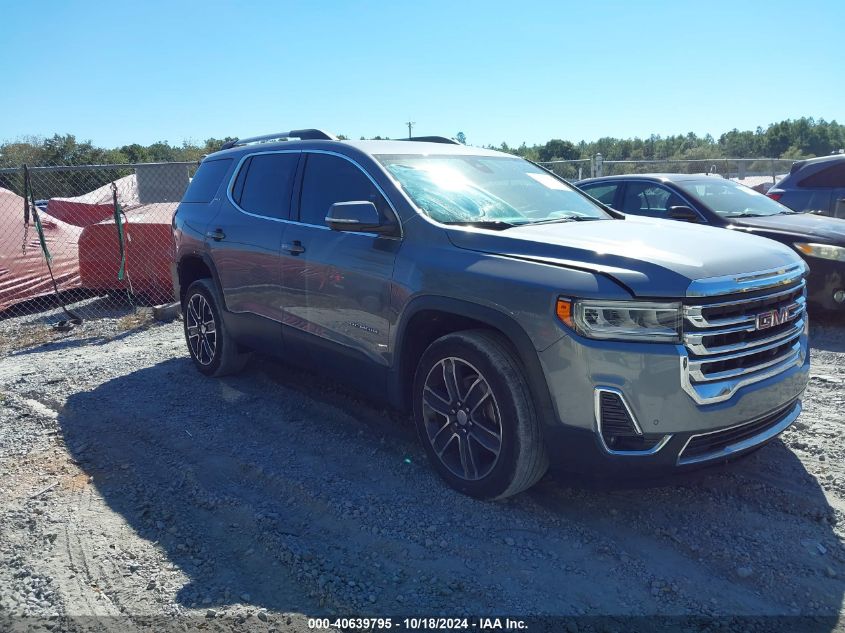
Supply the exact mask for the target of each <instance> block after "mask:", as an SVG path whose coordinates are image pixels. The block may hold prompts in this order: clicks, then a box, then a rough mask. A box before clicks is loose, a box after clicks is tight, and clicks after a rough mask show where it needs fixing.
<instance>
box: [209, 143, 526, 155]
mask: <svg viewBox="0 0 845 633" xmlns="http://www.w3.org/2000/svg"><path fill="white" fill-rule="evenodd" d="M348 147H351V148H354V149H356V150H358V151H359V152H362V153H364V154H368V155H370V156H375V155H380V154H403V155H407V154H410V155H419V156H425V155H438V156H444V155H447V156H450V155H455V156H489V157H504V158H519V157H518V156H514V155H513V154H506V153H504V152H498V151H496V150H491V149H484V148H482V147H472V146H469V145H461V144H460V143H445V142H444V143H433V142H428V141H403V140H396V141H393V140H389V139H384V140H373V141H366V140H365V141H352V140H343V141H340V140H322V139H320V140H313V139H309V140H280V141H269V142H264V143H251V144H247V145H236V146H235V147H232V148H229V149H224V150H221V151H218V152H215V153H214V154H209V156H214V157H215V158H217V157H222V156H224V155H234V154H238V155H239V154H242V153H250V152H255V151H260V152H271V151H274V150H280V149H325V150H331V149H333V148H334V149H336V150H338V149H342V148H348Z"/></svg>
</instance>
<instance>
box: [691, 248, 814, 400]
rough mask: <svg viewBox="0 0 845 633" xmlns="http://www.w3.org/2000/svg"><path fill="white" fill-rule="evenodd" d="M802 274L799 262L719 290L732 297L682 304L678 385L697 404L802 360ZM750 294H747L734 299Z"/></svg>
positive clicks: (721, 397) (728, 395)
mask: <svg viewBox="0 0 845 633" xmlns="http://www.w3.org/2000/svg"><path fill="white" fill-rule="evenodd" d="M803 274H804V267H803V264H801V265H798V264H796V265H793V266H790V267H786V268H783V269H776V270H772V271H763V272H762V273H759V274H751V275H746V276H744V277H743V279H742V282H743V283H742V284H740V283H737V284H736V285H734V286H733V287H731V286H728V285H722V286H719V287H720V288H721V289H722V290H724V294H725V295H733V297H724V298H722V299H719V298H716V297H713V299H712V301H708V302H707V303H704V304H701V303H699V302H698V301H696V302H695V305H685V306H684V308H683V314H684V322H685V327H684V333H683V339H682V340H683V345H679V346H678V349H679V351H680V353H681V359H680V360H681V385H682V387H683V388H684V390H685V391H686V392H687V393H688V394H689V395H690V396H691V397H692V399H693V400H694V401H695V402H696V403H697V404H700V405H703V404H713V403H717V402H724V401H725V400H728V399H730V398H731V397H733V395H734V394H735V393H736V392H737V391H738V390H739V389H741V388H742V387H745V386H747V385H751V384H753V383H756V382H760V381H762V380H766V379H768V378H771V377H773V376H776V375H778V374H779V373H782V372H784V371H787V370H788V369H790V368H791V367H794V366H796V365H800V364H802V363H803V362H804V360H805V357H806V346H804V345H803V344H802V341H801V337H802V336H803V335H804V333H805V331H806V327H807V317H806V301H807V300H806V282H805V281H804V279H803V277H802V276H803ZM720 279H721V278H720ZM705 281H708V282H710V281H713V280H705ZM722 281H724V280H722ZM769 284H771V285H769ZM787 284H788V285H789V287H786V288H785V287H784V286H785V285H787ZM713 287H715V286H713ZM752 287H753V288H752ZM767 288H768V289H769V291H768V293H767V292H765V291H764V290H766V289H767ZM710 289H712V288H711V287H709V286H708V290H710ZM752 291H753V294H752V295H750V296H747V297H743V298H739V299H737V298H736V296H737V295H742V294H745V293H746V292H749V293H751V292H752ZM698 296H710V295H709V292H708V293H707V294H704V295H698ZM773 322H774V323H773ZM766 325H768V327H766ZM687 326H689V327H687ZM768 330H771V331H768Z"/></svg>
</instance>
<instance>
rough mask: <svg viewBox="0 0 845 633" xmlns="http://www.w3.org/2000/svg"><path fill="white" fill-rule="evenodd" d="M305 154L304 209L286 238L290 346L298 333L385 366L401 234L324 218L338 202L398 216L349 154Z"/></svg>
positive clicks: (284, 259)
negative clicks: (344, 226)
mask: <svg viewBox="0 0 845 633" xmlns="http://www.w3.org/2000/svg"><path fill="white" fill-rule="evenodd" d="M303 160H304V170H303V176H302V181H301V191H300V193H299V196H298V199H299V213H298V217H297V219H296V221H294V222H291V223H290V224H289V227H288V230H287V232H286V233H285V238H284V243H283V244H282V262H283V263H282V280H283V286H284V290H283V292H284V304H285V315H284V323H285V325H287V326H290V327H289V328H285V338H286V346H287V342H288V341H289V340H290V341H291V343H293V340H292V339H293V338H295V337H296V338H298V339H299V342H305V343H307V345H308V347H309V348H310V349H311V350H312V351H313V349H314V345H315V344H319V343H320V342H322V343H323V344H326V345H327V346H328V348H329V349H332V350H333V351H335V352H339V353H341V354H345V355H348V356H353V357H355V358H357V359H358V360H364V359H368V360H370V361H373V362H375V363H377V364H379V365H382V366H386V365H387V364H388V356H387V355H388V347H387V346H388V335H389V329H390V323H391V314H390V290H391V282H392V274H393V263H394V260H395V257H396V252H397V250H398V249H399V246H400V244H401V240H400V239H398V235H397V236H396V237H387V236H378V235H375V234H372V233H354V232H345V231H333V230H331V229H330V228H329V227H328V226H327V225H326V222H325V218H326V215H327V214H328V211H329V207H331V205H332V204H334V203H335V202H353V201H362V200H363V201H370V202H373V203H374V204H375V206H376V208H377V209H378V210H379V212H380V213H381V214H383V216H385V217H389V218H391V219H393V220H394V221H395V218H396V215H395V212H394V211H393V209H392V207H391V206H390V204H389V202H388V201H387V199H386V197H385V195H384V193H383V192H382V191H381V189H380V188H379V187H378V185H377V184H376V183H375V181H374V180H373V179H372V178H371V177H370V176H369V174H367V172H366V171H365V170H364V169H363V168H362V167H361V166H359V165H358V164H357V163H356V162H355V161H353V160H352V159H350V158H348V157H345V156H343V155H341V154H336V153H332V152H322V151H308V150H306V151H305V153H304V154H303ZM397 227H398V222H397ZM297 334H299V335H306V336H305V337H304V338H303V337H301V336H300V337H297ZM308 335H310V336H308ZM315 337H316V339H315ZM317 339H319V340H317Z"/></svg>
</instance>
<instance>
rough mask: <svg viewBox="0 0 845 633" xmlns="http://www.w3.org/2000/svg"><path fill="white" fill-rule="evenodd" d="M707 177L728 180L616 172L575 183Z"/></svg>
mask: <svg viewBox="0 0 845 633" xmlns="http://www.w3.org/2000/svg"><path fill="white" fill-rule="evenodd" d="M706 178H714V179H718V180H726V179H725V178H722V177H721V176H719V175H718V174H707V173H701V174H658V173H655V174H615V175H613V176H597V177H596V178H585V179H584V180H579V181H578V182H577V183H575V184H578V185H580V184H586V183H590V182H599V181H601V182H605V181H614V180H632V179H639V180H653V181H655V182H683V181H686V180H704V179H706Z"/></svg>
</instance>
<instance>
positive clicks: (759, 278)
mask: <svg viewBox="0 0 845 633" xmlns="http://www.w3.org/2000/svg"><path fill="white" fill-rule="evenodd" d="M808 270H809V269H808V267H807V265H806V264H805V263H804V262H803V261H801V262H798V263H795V264H789V265H787V266H778V267H777V268H770V269H768V270H762V271H759V272H754V273H747V274H744V275H724V276H722V277H708V278H705V279H696V280H695V281H693V282H691V283H690V285H689V286H688V287H687V292H686V296H687V297H716V296H719V295H732V294H743V293H746V292H754V291H756V290H765V289H767V288H776V287H779V286H785V285H788V284H794V283H797V282H798V280H799V279H801V278H802V277H803V276H804V275H805V274H806V272H807V271H808Z"/></svg>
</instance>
